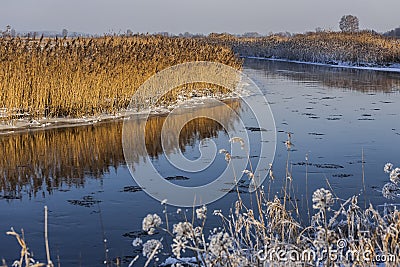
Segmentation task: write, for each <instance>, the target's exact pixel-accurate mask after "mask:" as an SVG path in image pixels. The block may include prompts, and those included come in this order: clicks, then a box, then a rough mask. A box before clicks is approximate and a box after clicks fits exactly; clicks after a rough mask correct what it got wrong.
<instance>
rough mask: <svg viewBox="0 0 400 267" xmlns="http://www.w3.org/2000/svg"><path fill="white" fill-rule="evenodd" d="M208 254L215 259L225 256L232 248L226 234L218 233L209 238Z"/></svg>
mask: <svg viewBox="0 0 400 267" xmlns="http://www.w3.org/2000/svg"><path fill="white" fill-rule="evenodd" d="M209 239H210V247H209V248H210V252H211V253H212V254H214V255H215V256H217V257H221V256H223V255H226V254H227V253H228V252H229V250H230V249H232V248H233V242H232V238H231V237H230V236H229V234H228V233H223V232H219V233H217V234H215V235H213V236H211V237H210V238H209Z"/></svg>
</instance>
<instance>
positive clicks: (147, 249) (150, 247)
mask: <svg viewBox="0 0 400 267" xmlns="http://www.w3.org/2000/svg"><path fill="white" fill-rule="evenodd" d="M162 248H163V245H162V244H161V242H160V241H159V240H157V239H150V240H148V241H147V242H146V243H144V244H143V256H145V257H146V258H149V257H153V256H154V255H157V254H158V252H159V251H160V250H161V249H162Z"/></svg>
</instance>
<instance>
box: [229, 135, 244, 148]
mask: <svg viewBox="0 0 400 267" xmlns="http://www.w3.org/2000/svg"><path fill="white" fill-rule="evenodd" d="M229 142H230V143H240V148H241V149H244V140H243V138H241V137H232V138H231V139H229Z"/></svg>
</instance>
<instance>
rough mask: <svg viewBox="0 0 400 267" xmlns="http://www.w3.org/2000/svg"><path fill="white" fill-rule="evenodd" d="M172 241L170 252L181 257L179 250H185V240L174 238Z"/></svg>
mask: <svg viewBox="0 0 400 267" xmlns="http://www.w3.org/2000/svg"><path fill="white" fill-rule="evenodd" d="M173 241H174V243H173V244H172V253H174V255H175V256H176V257H177V258H178V259H179V258H180V257H181V251H182V252H185V248H186V245H187V243H188V241H187V240H182V238H174V240H173Z"/></svg>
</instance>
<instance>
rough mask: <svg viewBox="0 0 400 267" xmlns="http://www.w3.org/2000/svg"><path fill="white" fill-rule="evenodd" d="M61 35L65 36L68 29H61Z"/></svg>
mask: <svg viewBox="0 0 400 267" xmlns="http://www.w3.org/2000/svg"><path fill="white" fill-rule="evenodd" d="M61 35H62V37H64V38H65V37H67V36H68V30H67V29H63V30H62V31H61Z"/></svg>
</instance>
